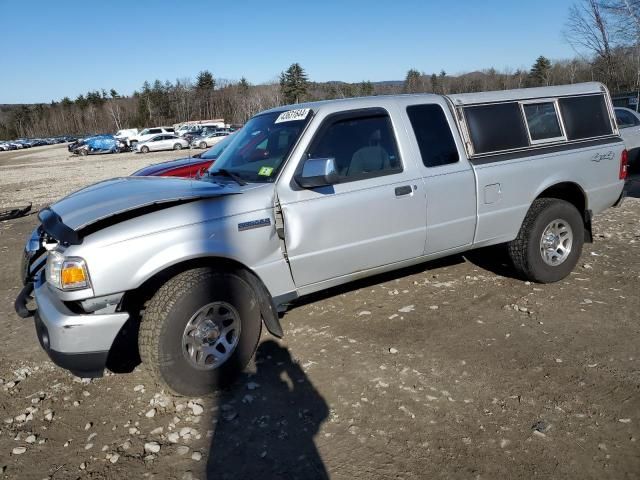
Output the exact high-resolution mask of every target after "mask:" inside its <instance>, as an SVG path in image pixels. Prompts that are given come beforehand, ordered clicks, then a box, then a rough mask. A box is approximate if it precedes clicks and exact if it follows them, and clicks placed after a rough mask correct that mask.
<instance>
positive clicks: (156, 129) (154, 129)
mask: <svg viewBox="0 0 640 480" xmlns="http://www.w3.org/2000/svg"><path fill="white" fill-rule="evenodd" d="M149 133H162V130H161V129H159V128H152V129H151V130H149Z"/></svg>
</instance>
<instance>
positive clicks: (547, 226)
mask: <svg viewBox="0 0 640 480" xmlns="http://www.w3.org/2000/svg"><path fill="white" fill-rule="evenodd" d="M583 244H584V223H583V221H582V217H581V215H580V212H578V209H577V208H576V207H575V206H574V205H572V204H571V203H569V202H566V201H564V200H559V199H555V198H539V199H537V200H535V201H534V202H533V204H532V205H531V208H529V211H528V212H527V215H526V217H525V219H524V222H523V223H522V226H521V227H520V231H519V232H518V236H517V237H516V239H515V240H513V241H512V242H510V243H509V256H510V257H511V260H512V261H513V264H514V266H515V268H516V270H518V272H520V273H521V274H522V275H523V276H524V277H526V278H527V279H529V280H532V281H535V282H540V283H551V282H557V281H559V280H562V279H563V278H565V277H566V276H567V275H569V273H571V271H572V270H573V269H574V267H575V266H576V263H578V259H579V258H580V254H581V253H582V245H583Z"/></svg>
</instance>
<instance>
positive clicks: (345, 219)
mask: <svg viewBox="0 0 640 480" xmlns="http://www.w3.org/2000/svg"><path fill="white" fill-rule="evenodd" d="M314 120H316V122H314V125H319V126H318V128H316V129H314V132H315V133H314V134H313V138H312V139H311V141H310V143H308V145H307V146H306V147H304V151H303V152H302V155H301V156H300V155H299V156H298V158H297V159H296V158H294V159H292V160H298V161H297V162H296V164H297V166H296V168H298V169H301V168H302V164H303V161H304V159H309V158H333V159H335V163H336V166H337V169H338V174H339V181H338V183H336V184H334V185H330V186H325V187H318V188H314V189H303V188H301V187H299V186H298V185H297V184H296V183H295V180H293V179H292V178H286V177H285V180H284V181H281V182H279V184H278V187H277V193H278V198H279V202H280V205H281V208H282V213H283V217H284V236H285V245H286V252H287V255H288V259H289V263H290V267H291V271H292V274H293V279H294V282H295V284H296V285H297V286H298V287H304V286H307V285H312V284H316V283H319V282H324V281H328V280H331V279H338V278H339V277H343V276H345V275H350V274H354V273H356V272H361V271H365V270H369V269H372V268H375V267H379V266H383V265H388V264H392V263H395V262H398V261H402V260H406V259H410V258H414V257H418V256H420V255H422V252H423V250H424V240H425V217H426V205H425V196H424V188H423V184H422V180H421V178H420V177H421V176H420V174H419V172H417V171H416V165H415V163H414V162H413V159H412V158H410V155H409V153H408V152H407V150H406V149H405V148H404V147H403V144H404V143H405V142H406V132H403V129H402V126H401V124H402V122H401V121H393V119H392V117H391V115H390V114H389V112H388V111H387V110H385V109H382V108H366V109H360V110H352V111H347V112H339V113H334V114H330V115H328V116H326V117H324V118H323V119H314ZM319 122H321V123H319ZM399 125H400V126H399ZM312 128H313V127H312ZM403 135H404V136H403ZM334 283H340V282H334Z"/></svg>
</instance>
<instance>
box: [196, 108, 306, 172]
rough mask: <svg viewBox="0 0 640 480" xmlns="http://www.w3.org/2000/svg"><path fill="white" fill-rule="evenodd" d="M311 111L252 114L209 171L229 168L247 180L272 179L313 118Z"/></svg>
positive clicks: (299, 110) (229, 170)
mask: <svg viewBox="0 0 640 480" xmlns="http://www.w3.org/2000/svg"><path fill="white" fill-rule="evenodd" d="M310 113H311V111H310V110H309V109H308V108H305V109H298V110H290V111H287V112H275V113H266V114H263V115H258V116H257V117H253V118H252V119H251V120H249V121H248V122H247V124H246V125H245V126H244V127H242V129H241V130H240V131H238V132H236V133H235V134H233V135H232V136H231V137H232V140H231V141H230V143H229V144H228V146H227V148H226V149H224V151H223V152H222V154H221V155H220V157H219V158H218V159H217V160H216V162H215V163H214V164H213V165H212V166H211V167H210V168H209V174H210V175H216V172H217V171H219V170H226V171H227V172H231V173H233V174H234V175H236V176H238V177H240V178H241V179H242V180H245V181H247V182H258V183H266V182H273V181H274V180H275V178H276V176H277V174H278V172H279V171H280V168H281V167H282V165H283V164H284V160H285V159H286V158H287V155H288V154H289V152H290V151H291V148H292V147H293V145H294V144H295V143H296V142H297V140H298V138H299V137H300V134H301V133H302V130H303V129H304V127H305V126H306V124H307V122H308V121H309V119H310V118H311V115H310ZM226 141H227V139H225V140H223V141H222V142H221V143H224V142H226ZM207 153H208V152H207Z"/></svg>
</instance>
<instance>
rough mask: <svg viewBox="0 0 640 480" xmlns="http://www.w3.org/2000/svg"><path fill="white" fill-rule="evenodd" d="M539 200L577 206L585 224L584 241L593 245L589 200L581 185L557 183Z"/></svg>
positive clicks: (539, 196)
mask: <svg viewBox="0 0 640 480" xmlns="http://www.w3.org/2000/svg"><path fill="white" fill-rule="evenodd" d="M537 198H558V199H560V200H565V201H567V202H569V203H570V204H572V205H573V206H575V207H576V208H577V209H578V211H579V212H580V215H582V220H583V222H584V240H585V242H588V243H591V242H592V241H593V235H592V232H591V211H590V210H588V208H587V198H586V195H585V193H584V191H583V190H582V188H580V186H579V185H577V184H575V183H572V182H562V183H557V184H555V185H553V186H551V187H549V188H547V189H546V190H544V191H543V192H542V193H540V195H538V197H537Z"/></svg>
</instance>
